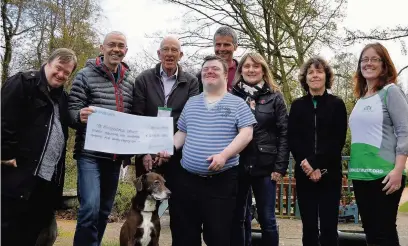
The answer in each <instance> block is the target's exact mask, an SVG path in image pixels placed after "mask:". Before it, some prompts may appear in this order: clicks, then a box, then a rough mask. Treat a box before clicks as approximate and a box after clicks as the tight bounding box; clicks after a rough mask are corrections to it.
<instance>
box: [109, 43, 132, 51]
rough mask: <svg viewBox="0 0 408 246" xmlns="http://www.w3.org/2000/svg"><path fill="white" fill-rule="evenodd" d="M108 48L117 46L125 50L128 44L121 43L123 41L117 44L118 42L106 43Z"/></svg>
mask: <svg viewBox="0 0 408 246" xmlns="http://www.w3.org/2000/svg"><path fill="white" fill-rule="evenodd" d="M105 45H106V46H107V47H108V48H110V49H113V48H115V47H118V48H119V49H121V50H123V49H125V48H126V47H127V46H126V45H125V44H121V43H119V44H116V43H108V44H105Z"/></svg>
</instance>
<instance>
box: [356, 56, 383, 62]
mask: <svg viewBox="0 0 408 246" xmlns="http://www.w3.org/2000/svg"><path fill="white" fill-rule="evenodd" d="M369 62H371V63H374V64H378V63H380V62H382V59H381V58H379V57H371V58H368V57H364V58H361V59H360V63H364V64H367V63H369Z"/></svg>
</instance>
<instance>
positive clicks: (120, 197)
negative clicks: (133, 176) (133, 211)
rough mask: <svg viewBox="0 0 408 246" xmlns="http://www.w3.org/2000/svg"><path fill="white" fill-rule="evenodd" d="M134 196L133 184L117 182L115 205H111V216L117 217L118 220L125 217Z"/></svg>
mask: <svg viewBox="0 0 408 246" xmlns="http://www.w3.org/2000/svg"><path fill="white" fill-rule="evenodd" d="M135 194H136V189H135V186H134V185H133V183H128V182H119V186H118V191H117V192H116V196H115V203H114V204H113V209H112V215H114V216H117V217H118V219H123V218H125V217H126V215H127V213H128V211H129V208H130V204H131V200H132V198H133V196H134V195H135Z"/></svg>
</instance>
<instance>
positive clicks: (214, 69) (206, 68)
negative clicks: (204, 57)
mask: <svg viewBox="0 0 408 246" xmlns="http://www.w3.org/2000/svg"><path fill="white" fill-rule="evenodd" d="M210 69H211V70H213V71H215V72H218V71H221V68H219V67H216V66H213V67H203V69H202V70H201V71H203V72H208V71H210Z"/></svg>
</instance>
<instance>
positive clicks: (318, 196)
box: [296, 176, 341, 246]
mask: <svg viewBox="0 0 408 246" xmlns="http://www.w3.org/2000/svg"><path fill="white" fill-rule="evenodd" d="M331 178H332V177H329V176H326V177H324V176H323V177H322V179H321V180H320V181H319V182H317V183H314V182H312V181H310V180H306V179H297V180H296V189H297V197H298V204H299V210H300V216H301V218H302V224H303V237H302V241H303V246H318V245H320V246H336V245H338V233H337V223H338V217H339V204H340V196H341V179H340V178H337V179H336V178H335V179H331ZM319 220H320V230H319ZM319 231H320V236H319Z"/></svg>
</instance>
